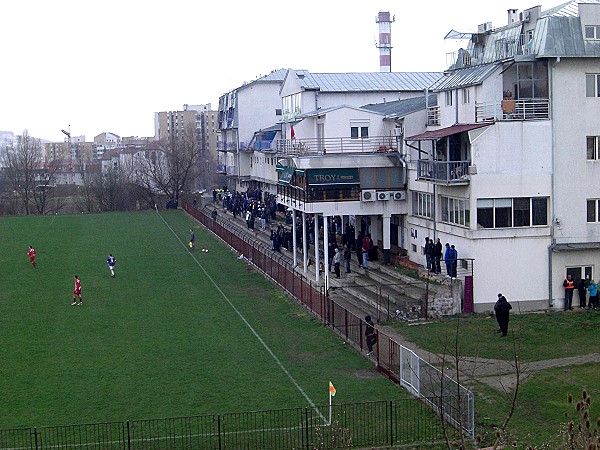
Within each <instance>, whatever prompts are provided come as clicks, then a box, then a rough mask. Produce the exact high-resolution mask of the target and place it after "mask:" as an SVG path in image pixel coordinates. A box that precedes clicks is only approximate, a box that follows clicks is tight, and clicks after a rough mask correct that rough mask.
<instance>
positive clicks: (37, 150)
mask: <svg viewBox="0 0 600 450" xmlns="http://www.w3.org/2000/svg"><path fill="white" fill-rule="evenodd" d="M1 158H2V162H3V165H4V173H5V176H6V182H7V184H8V185H9V186H10V187H11V188H12V190H13V191H14V192H15V195H18V196H19V197H20V203H21V205H22V207H23V211H24V212H25V214H30V212H31V207H32V204H33V202H34V193H35V188H36V185H37V184H38V178H39V174H40V173H41V172H43V164H44V160H43V159H44V158H43V150H42V144H41V143H40V140H39V139H35V138H33V137H31V136H30V135H29V132H28V131H27V130H25V131H23V134H22V135H21V136H18V137H17V143H16V145H15V146H13V145H4V146H3V148H2V156H1Z"/></svg>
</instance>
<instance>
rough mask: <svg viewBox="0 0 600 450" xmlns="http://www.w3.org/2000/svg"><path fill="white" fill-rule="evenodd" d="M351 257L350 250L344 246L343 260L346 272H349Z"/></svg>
mask: <svg viewBox="0 0 600 450" xmlns="http://www.w3.org/2000/svg"><path fill="white" fill-rule="evenodd" d="M351 259H352V251H351V250H350V247H349V246H348V245H345V246H344V261H345V263H346V273H350V272H351V270H350V260H351Z"/></svg>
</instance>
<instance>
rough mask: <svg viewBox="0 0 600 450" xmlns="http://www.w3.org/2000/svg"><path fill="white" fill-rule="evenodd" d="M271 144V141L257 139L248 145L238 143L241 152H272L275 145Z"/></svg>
mask: <svg viewBox="0 0 600 450" xmlns="http://www.w3.org/2000/svg"><path fill="white" fill-rule="evenodd" d="M273 142H274V141H273V140H272V139H271V140H269V139H262V140H261V139H258V140H254V141H252V142H250V143H247V142H240V150H241V151H243V152H255V151H256V152H274V151H275V148H274V146H275V144H274V143H273Z"/></svg>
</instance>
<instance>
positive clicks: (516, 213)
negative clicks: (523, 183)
mask: <svg viewBox="0 0 600 450" xmlns="http://www.w3.org/2000/svg"><path fill="white" fill-rule="evenodd" d="M542 225H548V198H547V197H516V198H495V199H494V198H489V199H488V198H483V199H478V200H477V227H478V228H513V227H531V226H542Z"/></svg>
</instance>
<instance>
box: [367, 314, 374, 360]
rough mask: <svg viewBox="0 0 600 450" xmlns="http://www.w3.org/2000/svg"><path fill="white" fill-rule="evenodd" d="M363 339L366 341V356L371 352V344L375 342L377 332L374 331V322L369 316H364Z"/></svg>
mask: <svg viewBox="0 0 600 450" xmlns="http://www.w3.org/2000/svg"><path fill="white" fill-rule="evenodd" d="M365 340H366V341H367V356H371V354H372V353H373V346H374V345H375V344H376V343H377V334H376V333H375V324H374V323H373V320H372V319H371V316H365Z"/></svg>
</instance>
